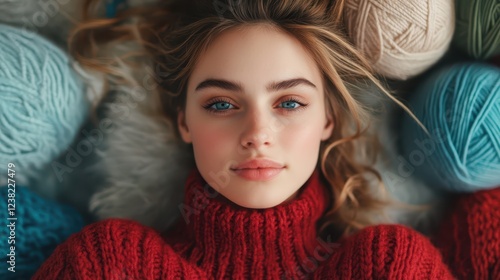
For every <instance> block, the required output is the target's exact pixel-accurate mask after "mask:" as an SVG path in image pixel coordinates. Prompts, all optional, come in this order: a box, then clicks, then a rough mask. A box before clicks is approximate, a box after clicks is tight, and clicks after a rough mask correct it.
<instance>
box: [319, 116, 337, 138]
mask: <svg viewBox="0 0 500 280" xmlns="http://www.w3.org/2000/svg"><path fill="white" fill-rule="evenodd" d="M333 127H334V125H333V118H332V116H331V115H330V114H327V116H326V124H325V127H324V128H323V134H322V135H321V140H322V141H324V140H326V139H328V138H330V136H332V133H333Z"/></svg>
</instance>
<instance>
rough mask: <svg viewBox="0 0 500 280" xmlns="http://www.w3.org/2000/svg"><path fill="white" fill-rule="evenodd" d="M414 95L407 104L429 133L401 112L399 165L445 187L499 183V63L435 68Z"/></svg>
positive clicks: (468, 187)
mask: <svg viewBox="0 0 500 280" xmlns="http://www.w3.org/2000/svg"><path fill="white" fill-rule="evenodd" d="M412 97H413V98H411V99H410V107H411V108H412V109H413V110H414V113H415V115H416V116H417V118H418V119H419V120H420V121H421V122H422V123H423V125H424V126H425V127H426V128H427V130H428V132H429V134H426V133H425V131H424V130H423V129H422V128H421V127H420V126H418V125H417V123H416V122H415V121H414V120H413V119H411V118H410V117H409V116H408V115H407V116H405V117H404V119H403V122H402V127H401V133H402V134H401V139H402V143H401V147H402V150H403V154H404V161H405V165H406V166H404V167H402V168H404V169H406V170H411V171H412V172H417V173H418V176H421V178H422V179H426V180H428V182H429V183H430V184H431V185H432V186H439V187H442V188H443V189H445V190H447V191H454V192H473V191H477V190H482V189H489V188H492V187H496V186H499V185H500V172H499V170H500V71H499V69H498V68H496V67H495V66H492V65H487V64H480V63H477V64H474V63H466V64H455V65H453V66H449V67H448V68H445V69H442V70H440V71H439V72H437V73H434V75H432V76H431V77H430V78H429V79H428V80H426V81H425V82H424V84H423V85H422V86H421V87H420V88H419V89H418V90H417V92H416V93H415V94H414V95H413V96H412Z"/></svg>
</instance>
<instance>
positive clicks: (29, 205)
mask: <svg viewBox="0 0 500 280" xmlns="http://www.w3.org/2000/svg"><path fill="white" fill-rule="evenodd" d="M12 193H13V192H12V190H11V191H9V190H8V188H7V186H1V187H0V194H1V195H0V197H1V198H2V199H0V220H1V221H2V223H4V225H3V226H1V227H0V236H2V242H0V250H1V252H2V256H1V263H2V270H0V279H29V278H30V277H31V276H32V274H34V273H35V272H36V270H37V269H38V268H39V267H40V265H41V264H42V263H43V262H44V261H45V260H46V259H47V258H48V257H49V256H50V254H52V252H53V251H54V249H55V248H56V247H57V245H59V244H61V243H62V242H64V241H65V240H66V239H67V238H68V237H69V236H70V235H71V234H73V233H75V232H78V231H80V230H81V229H82V228H83V226H84V221H83V218H82V216H81V215H80V213H79V212H78V211H76V210H75V209H74V208H72V207H70V206H67V205H64V204H60V203H57V202H54V201H51V200H48V199H45V198H42V197H40V196H39V195H37V194H36V193H34V192H32V191H31V190H29V189H28V188H26V187H22V186H16V187H15V193H14V195H15V211H14V214H15V215H14V216H10V215H9V211H8V208H12V206H8V203H10V202H8V201H7V198H8V194H11V196H12ZM11 202H12V201H11ZM12 217H13V218H16V219H17V220H14V221H13V220H7V218H12ZM10 222H14V223H15V228H12V229H14V231H13V232H14V234H15V235H14V237H15V238H13V239H12V238H11V239H9V237H10V236H11V235H12V234H11V229H10V228H9V227H7V225H8V224H9V223H10ZM5 223H6V224H5ZM8 240H14V242H15V243H12V242H11V243H12V244H9V243H8ZM10 246H15V250H14V254H15V271H16V272H14V273H13V272H11V271H8V270H7V268H8V267H10V265H9V263H7V262H8V261H9V260H10V256H7V254H10V252H11V250H10ZM12 277H14V278H12Z"/></svg>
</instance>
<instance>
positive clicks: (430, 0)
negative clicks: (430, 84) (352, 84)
mask: <svg viewBox="0 0 500 280" xmlns="http://www.w3.org/2000/svg"><path fill="white" fill-rule="evenodd" d="M344 17H345V23H346V27H347V31H348V34H349V37H350V38H351V40H352V41H353V43H354V45H355V46H356V47H357V48H358V49H359V50H361V51H362V52H363V53H364V55H365V56H366V57H367V58H368V59H369V61H370V62H371V63H372V65H373V67H374V69H375V71H377V72H378V73H379V74H381V75H384V76H385V77H387V78H392V79H399V80H405V79H407V78H409V77H412V76H415V75H418V74H420V73H422V72H424V71H425V70H427V69H428V68H429V67H430V66H432V65H433V64H434V63H435V62H437V61H438V60H439V59H440V58H441V57H442V56H443V54H444V53H445V52H446V51H447V50H448V47H449V45H450V42H451V39H452V37H453V32H454V28H455V10H454V1H453V0H403V1H402V0H347V1H346V6H345V9H344Z"/></svg>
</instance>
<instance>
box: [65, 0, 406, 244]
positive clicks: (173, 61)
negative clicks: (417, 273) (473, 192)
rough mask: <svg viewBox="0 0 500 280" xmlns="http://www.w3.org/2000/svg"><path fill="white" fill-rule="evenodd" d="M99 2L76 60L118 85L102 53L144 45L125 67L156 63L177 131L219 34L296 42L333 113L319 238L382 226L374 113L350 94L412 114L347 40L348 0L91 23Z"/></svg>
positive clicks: (223, 4)
mask: <svg viewBox="0 0 500 280" xmlns="http://www.w3.org/2000/svg"><path fill="white" fill-rule="evenodd" d="M98 2H99V0H86V1H85V8H84V14H83V18H84V21H83V22H82V23H81V24H80V25H79V26H77V28H76V29H75V30H74V32H73V33H72V36H71V37H70V40H69V47H70V51H71V53H72V54H73V56H75V57H76V58H77V59H78V60H79V62H80V63H81V64H82V65H84V66H86V67H89V68H92V69H95V70H98V71H101V72H103V73H106V74H107V75H109V76H113V77H115V78H116V77H119V76H120V73H119V71H115V70H116V68H113V66H116V65H117V62H116V61H117V60H116V59H112V58H110V57H106V56H103V55H102V54H103V53H104V52H103V50H104V49H108V50H109V49H111V50H112V49H113V48H114V47H116V46H117V45H119V44H121V43H124V42H136V43H138V44H139V46H140V48H139V51H136V52H133V53H128V54H126V55H125V56H123V57H121V58H120V61H123V60H127V59H128V60H130V61H132V60H133V61H140V59H143V58H147V59H149V61H151V63H152V65H153V68H154V72H155V75H156V77H157V79H156V81H157V83H158V88H157V91H156V92H155V93H158V97H159V99H160V100H161V104H162V107H163V114H164V117H165V118H166V119H168V120H169V121H170V122H171V123H174V124H176V123H177V119H176V118H177V112H178V110H182V109H183V108H184V106H185V105H186V104H185V102H186V83H187V80H188V78H189V76H190V74H191V72H192V71H193V67H194V65H195V63H196V60H197V58H198V57H199V56H200V54H201V53H202V52H203V51H204V50H206V48H207V47H208V46H209V44H210V43H211V42H212V41H213V40H214V38H215V37H216V36H217V35H219V34H221V33H222V32H223V31H225V30H228V29H230V28H234V27H238V26H242V25H245V24H251V23H267V24H270V25H272V26H274V27H276V28H278V29H280V30H282V31H284V32H287V33H288V34H290V35H291V36H293V37H295V38H297V39H298V40H299V41H300V42H301V43H302V44H303V45H304V46H306V48H307V49H308V50H309V52H310V55H311V56H312V57H313V58H314V60H315V61H316V63H317V65H318V66H319V68H320V71H321V73H322V75H323V79H324V81H325V99H326V100H325V101H326V102H325V104H326V107H327V108H326V110H327V112H328V113H330V114H331V115H332V117H333V120H334V127H335V129H334V132H333V134H332V136H331V137H330V138H329V139H328V140H326V141H324V142H322V144H321V147H320V157H319V160H318V166H317V167H319V168H320V169H321V173H322V178H323V180H325V182H326V183H327V185H328V186H329V187H330V188H329V190H330V192H329V193H330V195H331V200H330V201H331V203H330V205H329V207H328V209H327V211H326V212H325V213H324V216H323V218H322V219H321V221H320V224H319V228H320V231H321V232H323V231H324V230H327V229H328V231H329V232H331V230H332V229H334V230H335V234H336V235H337V236H345V235H349V234H351V233H353V232H355V231H357V230H359V229H361V228H363V227H365V226H368V225H372V224H374V223H377V222H378V221H376V220H374V219H373V217H374V216H373V214H377V213H382V211H381V210H382V209H383V208H384V206H385V205H387V203H388V201H386V200H384V199H382V198H379V197H378V196H376V195H374V194H373V184H374V182H375V185H377V186H379V187H381V188H382V189H384V186H383V182H382V179H381V175H380V174H379V172H378V171H377V170H375V169H374V168H373V167H372V166H373V164H374V161H375V159H376V155H377V152H378V151H379V147H378V143H377V139H376V137H374V135H371V134H370V133H369V130H368V127H369V124H370V118H371V115H372V114H371V112H370V111H369V109H368V108H367V106H365V105H363V103H362V102H361V101H360V100H359V98H356V94H353V93H352V92H350V91H349V90H348V88H350V86H353V85H356V84H357V83H359V82H362V83H366V81H369V82H371V83H373V84H374V85H376V86H377V87H378V88H379V89H380V90H381V91H382V92H383V93H385V95H387V96H388V97H389V98H391V99H392V100H393V101H394V102H396V103H398V104H399V105H400V106H402V107H403V108H405V110H407V109H406V107H404V105H403V104H401V103H400V102H399V101H398V100H397V99H395V98H394V97H393V96H392V95H391V94H390V93H389V92H388V91H387V90H386V89H384V87H383V85H382V84H381V83H380V82H379V81H378V80H377V79H376V78H375V76H374V74H373V72H372V69H371V67H370V64H369V63H368V61H367V60H366V59H365V58H364V57H363V55H361V53H360V52H359V51H357V50H356V49H355V48H354V47H353V46H352V45H351V44H350V43H349V41H348V40H347V38H346V37H345V35H344V32H343V30H344V29H343V26H342V9H343V6H344V1H341V0H337V1H335V0H331V1H326V0H310V1H297V0H227V1H221V0H209V1H200V0H191V1H164V2H162V3H158V4H157V5H156V6H151V7H142V8H134V9H129V10H126V11H123V12H120V13H119V14H118V16H117V17H115V18H113V19H102V18H95V17H93V16H92V11H93V10H94V9H95V8H94V7H95V6H96V5H97V4H98ZM132 58H133V59H132ZM113 69H115V70H113ZM366 94H369V93H366ZM358 97H359V96H358ZM410 114H411V113H410ZM175 131H176V134H177V137H179V139H180V136H179V131H177V130H175ZM330 234H331V233H330Z"/></svg>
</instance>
